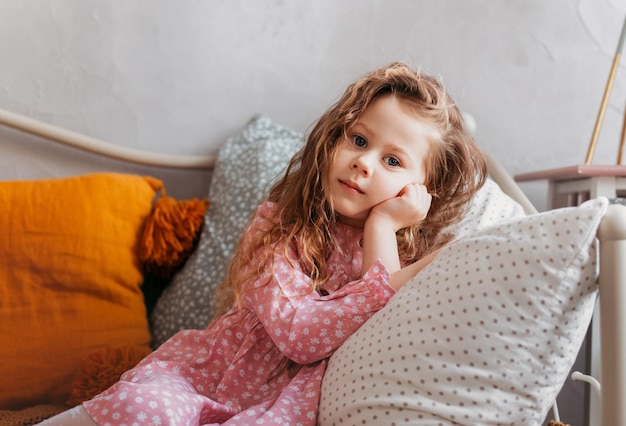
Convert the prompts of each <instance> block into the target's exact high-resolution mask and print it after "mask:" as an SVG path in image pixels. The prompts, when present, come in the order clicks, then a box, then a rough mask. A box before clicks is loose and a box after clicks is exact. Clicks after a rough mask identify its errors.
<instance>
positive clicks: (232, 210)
mask: <svg viewBox="0 0 626 426" xmlns="http://www.w3.org/2000/svg"><path fill="white" fill-rule="evenodd" d="M302 140H303V138H302V134H300V133H298V132H295V131H293V130H290V129H288V128H286V127H283V126H280V125H277V124H275V123H273V122H272V121H271V120H270V119H269V118H267V117H264V116H256V117H254V118H253V119H252V120H251V122H250V123H249V124H248V126H247V127H246V128H245V129H244V130H243V132H242V133H241V134H240V135H237V136H234V137H232V138H230V139H229V140H228V141H227V142H226V143H225V144H224V146H223V147H222V148H221V149H220V152H219V154H218V158H217V162H216V165H215V170H214V172H213V178H212V181H211V187H210V189H209V195H208V197H209V201H210V202H211V204H210V206H209V208H208V210H207V212H206V215H205V220H204V228H203V231H202V234H201V235H200V241H199V243H198V247H197V248H196V250H195V251H194V253H193V254H192V255H191V256H190V258H189V259H188V260H187V263H186V264H185V266H184V267H183V268H182V269H181V270H180V271H179V272H178V273H177V274H176V275H175V276H174V278H173V279H172V282H171V283H170V284H169V286H168V287H167V288H166V289H165V290H164V291H163V294H161V296H160V297H159V300H158V302H157V304H156V306H155V307H154V310H153V311H152V314H151V316H150V324H151V328H152V346H153V347H157V346H159V345H161V344H162V343H163V342H164V341H166V340H167V339H168V338H170V337H171V336H172V335H174V334H175V333H176V332H177V331H179V330H181V329H193V328H196V329H202V328H205V327H206V326H207V324H208V323H209V320H210V319H211V317H212V316H213V313H214V311H215V308H216V306H215V304H214V301H213V294H214V292H215V288H216V287H217V285H219V283H220V282H221V281H222V280H223V279H224V277H225V275H226V270H227V268H228V263H229V262H230V258H231V255H232V252H233V250H234V247H235V244H236V243H237V240H238V239H239V237H240V235H241V233H242V232H243V229H244V228H245V226H246V224H247V221H248V219H249V218H250V216H251V215H252V213H253V212H254V210H255V209H256V207H257V206H258V205H259V203H260V202H261V200H262V199H263V198H264V196H265V194H266V191H267V190H268V189H269V186H270V183H272V182H273V180H274V179H275V178H276V177H278V175H279V174H281V173H282V172H284V169H285V167H286V165H287V163H288V162H289V160H290V159H291V157H292V156H293V155H294V154H295V153H296V151H297V150H298V149H299V148H300V147H301V146H302Z"/></svg>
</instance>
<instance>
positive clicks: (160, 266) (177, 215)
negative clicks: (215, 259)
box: [139, 190, 209, 277]
mask: <svg viewBox="0 0 626 426" xmlns="http://www.w3.org/2000/svg"><path fill="white" fill-rule="evenodd" d="M208 206H209V202H208V200H206V199H204V200H198V199H197V198H194V199H191V200H186V201H176V200H175V199H173V198H171V197H166V196H165V190H163V194H162V196H161V198H159V199H158V200H157V201H156V202H155V204H154V207H153V210H152V214H151V215H150V217H149V218H148V219H147V220H146V223H145V227H144V231H143V237H142V240H141V245H140V248H139V258H140V260H141V261H142V262H143V264H144V267H145V269H146V270H147V271H149V272H153V273H155V274H156V275H159V276H161V277H168V276H170V275H171V274H172V272H173V271H174V270H175V269H176V268H177V267H179V266H180V265H182V264H183V263H184V261H185V260H187V258H188V257H189V255H190V254H191V253H192V252H193V250H194V248H195V246H196V243H197V242H198V239H199V238H200V231H201V230H202V225H203V223H204V214H205V213H206V210H207V208H208Z"/></svg>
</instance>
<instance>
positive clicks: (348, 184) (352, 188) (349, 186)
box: [339, 179, 364, 194]
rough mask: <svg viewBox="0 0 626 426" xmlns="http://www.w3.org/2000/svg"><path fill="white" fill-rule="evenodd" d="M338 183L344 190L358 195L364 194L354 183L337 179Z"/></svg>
mask: <svg viewBox="0 0 626 426" xmlns="http://www.w3.org/2000/svg"><path fill="white" fill-rule="evenodd" d="M339 183H340V184H341V186H343V187H344V188H346V189H348V190H350V191H353V192H356V193H358V194H364V192H363V191H361V188H359V185H357V184H356V183H353V182H350V181H348V180H341V179H339Z"/></svg>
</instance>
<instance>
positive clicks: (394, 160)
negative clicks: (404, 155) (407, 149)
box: [385, 156, 400, 167]
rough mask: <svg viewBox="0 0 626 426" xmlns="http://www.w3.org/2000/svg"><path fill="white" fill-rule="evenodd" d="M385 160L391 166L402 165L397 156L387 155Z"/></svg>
mask: <svg viewBox="0 0 626 426" xmlns="http://www.w3.org/2000/svg"><path fill="white" fill-rule="evenodd" d="M385 162H386V163H387V164H388V165H389V166H391V167H400V160H398V159H397V158H396V157H392V156H387V157H385Z"/></svg>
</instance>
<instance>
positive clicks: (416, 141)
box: [328, 95, 438, 227]
mask: <svg viewBox="0 0 626 426" xmlns="http://www.w3.org/2000/svg"><path fill="white" fill-rule="evenodd" d="M437 137H438V132H437V131H436V129H435V128H434V127H433V126H432V125H430V124H427V123H426V122H424V121H422V120H420V119H419V117H418V116H417V115H416V113H414V112H413V111H411V110H410V109H409V108H408V107H407V105H406V104H404V103H403V101H402V100H401V99H398V98H396V97H395V96H392V95H384V96H382V97H380V98H378V99H376V100H375V101H374V102H372V103H371V104H370V106H369V107H368V108H367V109H366V110H365V111H364V112H363V114H362V115H361V117H360V118H359V120H358V121H357V122H356V124H355V125H354V127H353V128H352V129H351V130H350V133H349V134H348V137H347V138H343V139H342V140H340V141H339V143H338V145H337V148H336V151H335V156H334V160H333V163H332V164H331V166H330V170H329V176H328V178H329V180H328V189H329V194H328V195H329V197H330V199H331V201H332V203H333V206H334V209H335V212H336V213H337V215H338V219H339V221H340V222H343V223H347V224H349V225H352V226H357V227H363V226H364V224H365V220H366V219H367V217H368V215H369V213H370V211H371V210H372V208H373V207H374V206H376V205H377V204H380V203H382V202H383V201H385V200H388V199H390V198H393V197H396V196H398V194H399V193H400V192H401V191H402V189H403V188H404V187H405V186H407V185H409V184H413V183H419V184H424V181H425V179H426V164H428V162H427V158H428V155H429V152H430V149H431V147H432V146H433V143H434V142H433V141H434V140H435V139H436V138H437Z"/></svg>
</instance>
